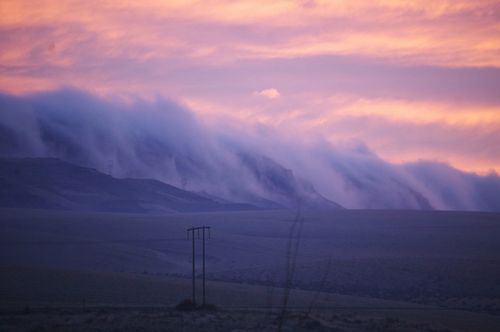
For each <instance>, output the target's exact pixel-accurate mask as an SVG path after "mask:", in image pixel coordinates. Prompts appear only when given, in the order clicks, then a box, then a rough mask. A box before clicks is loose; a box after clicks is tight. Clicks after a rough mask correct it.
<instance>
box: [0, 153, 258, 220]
mask: <svg viewBox="0 0 500 332" xmlns="http://www.w3.org/2000/svg"><path fill="white" fill-rule="evenodd" d="M0 188H1V189H0V206H2V207H16V208H43V209H59V210H84V211H106V212H128V213H169V212H188V211H190V212H193V211H215V210H241V209H255V208H256V207H255V206H252V205H249V204H235V203H231V202H223V201H216V200H215V199H211V198H208V197H205V196H203V195H199V194H196V193H193V192H189V191H186V190H182V189H180V188H177V187H174V186H171V185H168V184H166V183H163V182H160V181H157V180H151V179H117V178H114V177H112V176H109V175H106V174H103V173H100V172H98V171H97V170H95V169H92V168H86V167H80V166H77V165H74V164H71V163H68V162H64V161H62V160H59V159H55V158H0Z"/></svg>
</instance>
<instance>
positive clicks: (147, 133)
mask: <svg viewBox="0 0 500 332" xmlns="http://www.w3.org/2000/svg"><path fill="white" fill-rule="evenodd" d="M296 135H297V133H295V134H294V135H289V134H288V135H287V133H284V132H281V131H280V130H279V128H277V129H276V128H262V127H248V126H244V125H242V124H236V123H235V124H231V125H227V124H215V125H210V126H208V125H204V124H203V123H202V122H200V121H199V119H197V117H196V116H195V115H194V114H193V113H192V112H190V111H189V110H188V109H186V108H184V107H182V106H180V105H178V104H176V103H175V102H172V101H169V100H165V99H157V100H155V101H145V100H140V99H135V100H127V101H124V100H117V99H113V100H112V99H103V98H100V97H96V96H93V95H90V94H87V93H85V92H82V91H77V90H71V89H63V90H58V91H53V92H47V93H40V94H33V95H26V96H11V95H0V155H1V156H3V157H55V158H59V159H62V160H65V161H69V162H72V163H75V164H78V165H81V166H86V167H93V168H96V169H98V170H99V171H101V172H104V173H108V174H110V175H112V176H115V177H136V178H154V179H158V180H161V181H164V182H166V183H169V184H172V185H175V186H178V187H181V188H184V189H187V190H191V191H195V192H199V193H203V194H205V195H209V196H215V197H218V198H221V199H223V200H229V201H233V202H247V203H252V204H256V205H259V206H263V207H275V206H276V207H278V206H281V207H296V206H297V205H303V206H305V207H311V208H314V207H316V208H318V207H329V208H331V207H336V205H335V203H338V204H340V205H342V206H343V207H345V208H383V209H389V208H390V209H443V210H485V211H488V210H500V199H499V198H498V197H500V179H499V177H498V176H497V175H496V174H490V175H487V176H479V175H476V174H472V173H465V172H462V171H460V170H457V169H455V168H453V167H451V166H449V165H446V164H442V163H436V162H432V161H418V162H414V163H408V164H398V165H396V164H391V163H389V162H386V161H384V160H382V159H381V158H379V157H378V156H377V155H376V153H374V152H373V151H371V150H370V148H369V142H356V143H352V144H332V143H330V142H327V141H326V140H324V139H322V138H321V137H309V136H308V137H300V139H297V137H296ZM334 202H335V203H334Z"/></svg>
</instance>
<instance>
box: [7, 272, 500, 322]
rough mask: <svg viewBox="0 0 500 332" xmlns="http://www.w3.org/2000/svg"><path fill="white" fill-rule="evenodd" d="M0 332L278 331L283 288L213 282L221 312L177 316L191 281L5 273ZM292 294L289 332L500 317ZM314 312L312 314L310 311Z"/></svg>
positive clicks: (109, 274)
mask: <svg viewBox="0 0 500 332" xmlns="http://www.w3.org/2000/svg"><path fill="white" fill-rule="evenodd" d="M0 275H1V277H2V284H1V287H0V295H1V297H2V302H1V304H2V307H1V309H0V330H2V331H3V330H16V329H18V330H24V329H33V330H36V329H38V330H54V329H56V330H57V329H59V330H61V329H62V330H64V329H71V330H75V329H76V330H78V329H80V330H89V329H94V330H95V329H97V330H109V329H125V330H126V329H129V330H136V329H148V330H164V329H165V328H166V329H167V330H172V331H178V330H185V331H197V330H200V329H201V330H206V331H215V330H227V329H237V328H240V329H243V330H250V331H254V330H255V331H259V330H264V331H273V330H275V329H276V321H277V317H278V312H279V309H280V308H281V300H282V294H283V289H281V288H270V287H266V286H258V285H248V284H241V283H227V282H217V281H209V282H208V285H207V286H208V290H209V292H208V294H207V295H208V297H209V300H210V302H211V303H214V304H216V305H217V307H218V310H217V311H215V312H194V313H183V312H176V311H175V310H173V309H172V308H173V307H174V306H175V305H176V304H177V303H178V302H179V301H180V300H182V299H184V298H185V297H186V295H189V294H190V290H191V289H190V286H191V283H190V282H191V281H190V280H189V279H185V278H178V277H167V276H151V275H142V274H129V273H113V272H94V271H77V270H61V269H47V268H2V269H1V270H0ZM317 295H318V294H317V293H316V292H312V291H304V290H293V291H292V292H291V297H290V302H289V310H288V314H287V316H286V317H287V319H286V322H287V323H286V324H285V325H286V326H288V329H289V330H294V331H296V330H303V331H310V330H313V331H331V330H340V331H373V330H381V331H382V330H387V329H388V328H389V330H391V329H392V330H398V331H399V330H404V331H443V330H446V331H448V330H449V331H478V330H480V331H496V329H497V328H498V326H500V316H495V315H488V314H482V313H474V312H469V311H464V310H457V309H447V308H439V307H435V306H425V305H419V304H412V303H408V302H401V301H391V300H382V299H375V298H368V297H358V296H349V295H341V294H332V293H321V294H319V296H317ZM313 303H314V305H313V307H312V308H311V310H310V314H309V315H308V314H307V313H308V312H309V308H308V307H309V306H310V305H312V304H313Z"/></svg>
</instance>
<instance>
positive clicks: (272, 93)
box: [254, 88, 280, 99]
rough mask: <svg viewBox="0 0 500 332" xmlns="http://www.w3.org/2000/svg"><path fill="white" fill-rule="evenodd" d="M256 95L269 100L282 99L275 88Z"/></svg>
mask: <svg viewBox="0 0 500 332" xmlns="http://www.w3.org/2000/svg"><path fill="white" fill-rule="evenodd" d="M254 95H255V96H260V97H265V98H269V99H276V98H279V97H280V92H279V91H278V90H276V89H274V88H271V89H265V90H262V91H255V92H254Z"/></svg>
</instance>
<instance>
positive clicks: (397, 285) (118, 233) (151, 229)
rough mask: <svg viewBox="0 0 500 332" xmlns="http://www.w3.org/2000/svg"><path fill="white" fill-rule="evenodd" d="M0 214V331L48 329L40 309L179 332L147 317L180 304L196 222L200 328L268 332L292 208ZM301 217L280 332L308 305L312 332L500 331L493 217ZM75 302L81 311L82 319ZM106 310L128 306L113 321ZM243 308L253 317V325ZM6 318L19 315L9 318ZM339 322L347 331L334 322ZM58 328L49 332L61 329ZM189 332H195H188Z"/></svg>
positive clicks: (498, 250) (277, 301) (498, 253)
mask: <svg viewBox="0 0 500 332" xmlns="http://www.w3.org/2000/svg"><path fill="white" fill-rule="evenodd" d="M0 215H1V217H0V227H1V232H0V246H1V251H0V266H1V268H0V277H1V280H2V283H1V288H0V298H1V305H2V307H3V308H4V309H3V313H2V324H3V326H7V327H9V326H10V327H12V328H15V326H16V324H21V325H18V326H23V325H22V324H23V323H22V321H23V320H25V319H27V320H29V321H33V320H34V321H37V322H38V323H39V325H40V326H42V327H43V326H50V324H52V323H53V321H54V320H51V319H50V317H52V318H54V317H55V316H57V315H59V314H60V313H57V314H55V313H54V312H51V311H49V312H40V311H39V310H42V311H43V310H48V309H43V308H54V309H53V310H55V311H56V312H57V310H58V309H56V308H70V309H71V310H76V311H77V312H76V313H75V312H73V311H71V310H70V311H69V312H68V313H66V314H64V313H63V314H62V316H63V317H66V318H68V317H70V318H71V317H73V318H74V319H76V321H78V320H80V319H83V320H84V321H87V320H88V319H90V320H89V322H94V323H95V322H97V321H99V320H95V319H94V318H95V317H94V316H93V315H97V316H99V315H100V313H99V311H98V310H100V309H99V308H101V309H102V307H103V306H106V308H108V309H106V310H109V311H107V313H105V314H104V316H106V315H111V317H112V318H109V319H108V318H106V319H108V320H109V321H110V322H113V321H114V320H117V321H122V322H123V321H127V320H128V319H131V320H133V321H135V319H136V318H137V315H146V316H148V315H150V319H151V320H152V321H153V322H157V323H158V324H160V325H161V321H162V320H163V319H166V317H167V318H168V317H170V316H169V315H173V316H172V317H174V318H172V317H170V318H168V320H169V321H175V322H177V321H178V320H179V321H178V322H181V321H183V319H184V318H185V317H184V316H183V315H189V314H179V313H176V312H173V311H168V310H167V309H165V310H167V311H165V312H164V311H161V310H160V312H158V311H155V310H158V308H171V307H172V306H174V305H175V304H176V303H178V302H179V301H180V300H181V299H183V298H186V297H189V296H190V294H191V293H190V279H188V278H186V277H189V275H190V271H191V270H190V268H191V262H190V254H191V251H190V250H191V246H190V242H188V240H187V238H186V228H188V227H190V226H192V225H202V224H206V225H210V226H212V228H213V232H212V238H211V239H210V240H208V242H207V255H208V256H207V258H208V259H207V273H208V275H209V277H210V279H211V280H210V281H209V283H208V297H209V300H210V302H212V303H215V304H217V305H218V306H219V308H222V311H219V312H217V313H216V314H213V315H215V316H213V317H212V316H210V317H212V318H207V319H208V320H210V319H213V321H214V322H217V321H219V320H220V321H221V322H222V321H225V320H226V319H223V318H221V317H222V316H223V315H230V316H231V315H236V316H238V315H239V316H238V317H240V318H238V319H242V318H241V317H243V316H245V315H246V316H245V317H248V319H249V320H250V321H254V320H255V319H256V321H257V322H262V321H267V322H268V323H269V322H271V323H269V324H270V325H269V324H267V323H266V324H267V325H268V326H272V320H273V319H274V318H272V317H271V316H272V312H273V311H272V310H273V309H272V308H279V307H280V306H281V301H282V294H283V290H282V289H281V288H280V287H281V286H283V284H284V280H285V278H286V276H285V272H284V271H285V263H286V255H287V250H286V248H287V243H288V241H289V230H290V227H291V226H292V225H293V224H294V223H295V222H296V221H295V218H294V213H293V212H291V211H251V212H217V213H216V212H213V213H192V214H172V215H168V216H150V215H148V216H145V215H138V214H110V213H75V212H61V211H46V210H17V209H3V210H1V214H0ZM303 217H304V221H303V224H302V225H303V228H302V233H301V234H300V242H299V243H298V249H299V250H298V254H297V257H296V264H295V273H294V278H293V282H292V284H291V285H292V287H293V288H294V290H293V291H292V293H291V294H292V295H291V298H290V303H289V305H290V307H292V308H294V309H295V311H294V312H295V315H296V316H294V317H295V318H293V319H295V321H294V322H295V323H293V324H296V325H294V326H295V327H292V328H291V329H293V330H297V329H299V328H298V327H297V326H299V325H300V324H302V323H304V319H302V318H300V317H299V316H300V315H303V313H304V312H305V311H307V310H308V307H309V306H311V305H312V306H313V309H314V310H313V313H314V315H313V316H314V317H315V318H314V320H315V322H312V323H311V322H309V323H311V324H313V325H315V326H316V327H317V328H318V329H319V330H321V329H328V328H337V329H338V330H370V328H369V327H370V326H371V327H372V329H371V330H376V328H378V329H379V330H387V329H389V328H392V329H393V330H405V329H406V330H408V331H412V329H413V330H432V329H441V328H447V329H450V330H462V331H478V330H479V331H483V330H484V331H487V330H491V331H495V330H498V328H499V327H500V315H499V312H500V311H499V308H500V286H499V283H498V280H500V241H498V239H500V215H499V214H493V213H472V212H430V211H429V212H417V211H334V212H304V213H303ZM294 241H295V240H294ZM200 243H201V242H200V241H197V243H196V245H197V246H198V247H197V248H198V249H200V247H199V245H200ZM200 252H201V251H200ZM199 259H200V257H199V256H198V257H197V260H198V262H200V260H199ZM198 271H201V268H200V269H199V270H198ZM199 291H200V289H198V292H199ZM84 305H85V307H86V309H85V310H91V313H88V312H84V311H82V310H84V309H83V306H84ZM25 307H29V308H31V311H30V312H29V313H27V314H25V315H28V316H23V314H22V312H24V310H23V308H25ZM118 307H122V308H127V309H126V310H124V311H122V312H120V313H115V312H114V310H117V309H116V308H118ZM145 307H148V308H149V307H152V308H156V309H154V310H153V309H151V310H152V311H148V310H149V309H148V310H146V309H145ZM137 308H142V309H137ZM263 308H266V310H265V312H261V310H262V309H263ZM269 308H271V309H269ZM242 309H245V310H246V311H256V310H257V309H258V310H260V311H259V313H258V314H255V315H256V316H255V315H254V316H252V315H247V314H245V313H244V312H241V310H242ZM12 310H14V311H12ZM61 310H62V309H61ZM68 310H69V309H68ZM145 310H146V311H145ZM235 310H236V311H235ZM238 310H240V311H238ZM110 312H111V313H110ZM191 314H192V315H198V316H200V317H201V316H203V315H206V314H202V313H199V314H198V313H191ZM11 315H14V316H15V317H17V318H15V319H14V320H10V319H11V318H9V317H11ZM89 315H90V316H92V317H90V318H89V317H88V316H89ZM123 315H125V316H123ZM165 315H166V316H165ZM207 315H208V314H207ZM221 315H222V316H221ZM259 315H260V316H259ZM266 315H271V316H266ZM325 315H326V316H325ZM334 315H337V316H334ZM346 315H347V316H346ZM349 315H351V316H349ZM97 316H96V317H97ZM101 316H102V315H101ZM101 316H99V317H101ZM198 316H197V317H198ZM23 317H24V318H23ZM26 317H29V319H28V318H26ZM106 317H107V316H106ZM120 317H121V318H120ZM134 317H135V318H134ZM148 317H149V316H148ZM175 317H177V318H175ZM182 317H184V318H182ZM255 317H260V318H255ZM332 317H333V318H332ZM339 317H340V318H339ZM349 317H351V318H349ZM70 318H68V322H71V321H72V319H73V318H72V319H70ZM101 318H102V317H101ZM101 318H99V319H101ZM54 319H55V318H54ZM293 319H291V322H292V321H293ZM308 319H310V317H309V318H308ZM332 319H333V320H334V321H335V322H336V323H335V324H337V323H338V324H340V323H341V322H343V323H342V324H344V323H345V324H344V325H342V326H341V325H338V324H337V325H335V324H333V323H332ZM386 319H388V321H386ZM188 320H189V319H188ZM350 320H351V323H352V324H354V325H352V324H351V323H348V322H347V323H346V321H350ZM393 320H396V322H398V323H397V324H396V323H394V321H393ZM190 321H191V320H190ZM229 321H231V319H229ZM9 322H12V324H11V323H9ZM65 322H66V321H61V322H60V324H62V325H61V326H65V327H66V328H67V329H72V328H71V326H70V325H65V324H66V323H65ZM318 322H319V323H318ZM356 322H357V323H356ZM359 322H361V323H359ZM387 322H389V323H387ZM391 322H392V323H391ZM309 323H307V324H309ZM386 323H387V324H389V325H388V326H386V327H387V328H385V329H384V328H383V326H385V325H383V324H386ZM393 323H394V324H395V326H392V327H391V326H390V325H391V324H393ZM9 324H10V325H9ZM47 324H49V325H47ZM68 324H69V323H68ZM89 324H90V323H89ZM175 324H177V323H175ZM179 324H180V323H179ZM214 324H215V323H214ZM245 324H246V323H245ZM248 324H250V325H248V326H249V327H248V329H249V330H251V329H252V328H255V330H258V329H260V330H263V329H262V328H257V326H260V325H259V324H260V323H255V324H254V325H252V323H248ZM266 324H264V325H266ZM304 324H305V323H304ZM318 324H319V325H318ZM332 324H333V325H332ZM346 324H347V325H346ZM349 324H351V325H352V326H351V325H349ZM356 324H358V325H356ZM370 324H372V325H373V324H375V325H376V328H375V327H373V326H372V325H370ZM377 324H382V325H380V326H379V325H377ZM398 324H399V325H398ZM412 324H413V325H412ZM415 324H416V325H415ZM419 324H420V325H419ZM181 325H182V324H181ZM181 325H178V326H177V325H176V326H177V328H178V327H179V326H181ZM92 326H93V325H92V324H90V325H89V326H88V328H92ZM102 326H103V329H104V326H107V325H102ZM251 326H254V327H251ZM377 326H378V327H377ZM228 328H230V329H232V327H228ZM47 329H49V330H50V329H51V328H47ZM189 329H195V330H196V329H197V328H196V327H195V326H191V325H186V330H189ZM173 330H176V328H174V329H173ZM264 330H265V329H264Z"/></svg>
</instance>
